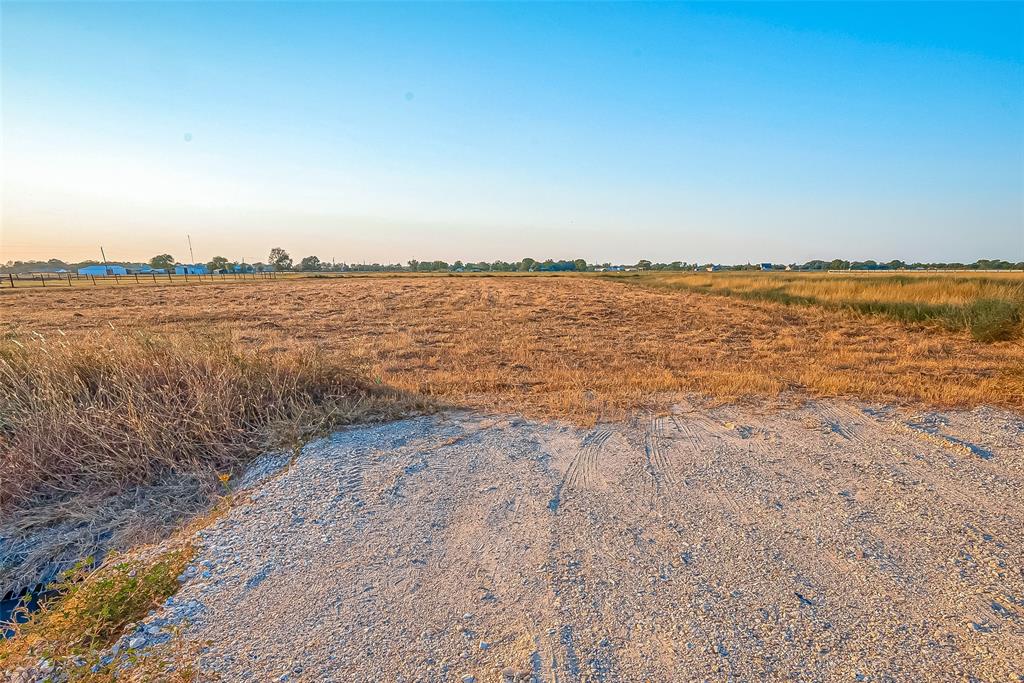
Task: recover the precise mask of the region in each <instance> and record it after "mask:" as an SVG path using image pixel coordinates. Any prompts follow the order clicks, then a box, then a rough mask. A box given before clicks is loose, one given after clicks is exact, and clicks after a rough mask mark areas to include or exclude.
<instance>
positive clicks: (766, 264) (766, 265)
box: [757, 263, 775, 270]
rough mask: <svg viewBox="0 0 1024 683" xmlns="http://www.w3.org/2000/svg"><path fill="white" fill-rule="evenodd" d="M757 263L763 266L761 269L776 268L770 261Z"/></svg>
mask: <svg viewBox="0 0 1024 683" xmlns="http://www.w3.org/2000/svg"><path fill="white" fill-rule="evenodd" d="M757 265H759V266H761V270H775V266H773V265H772V264H770V263H759V264H757Z"/></svg>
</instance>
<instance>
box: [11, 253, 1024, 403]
mask: <svg viewBox="0 0 1024 683" xmlns="http://www.w3.org/2000/svg"><path fill="white" fill-rule="evenodd" d="M718 275H719V274H717V273H716V274H714V275H713V276H712V277H717V276H718ZM761 277H763V276H761ZM4 303H5V308H6V309H7V310H9V311H10V312H11V316H10V321H11V322H10V323H9V324H10V325H11V326H12V327H17V328H19V329H21V330H22V331H25V330H38V331H41V332H43V333H45V334H53V333H54V332H55V331H56V330H57V329H60V330H62V331H64V332H65V333H66V334H68V335H69V336H70V337H74V338H77V337H79V336H82V335H88V334H92V333H93V331H94V330H95V329H96V328H97V327H98V326H102V325H106V324H107V323H108V322H109V324H111V325H113V326H114V327H115V328H118V329H137V328H147V329H156V330H162V331H165V332H166V331H175V330H178V331H182V330H192V331H195V330H206V331H208V332H212V331H230V332H231V333H232V334H234V335H235V338H236V339H237V340H238V341H239V342H240V343H242V344H245V345H249V346H252V347H254V348H259V349H261V352H262V353H264V354H277V353H286V352H293V351H295V350H296V349H303V348H317V349H321V350H329V351H343V352H345V353H348V354H351V355H352V356H353V357H355V358H356V359H357V360H359V361H360V362H362V363H363V364H364V367H366V368H367V369H368V371H369V372H370V373H371V374H372V376H373V377H374V378H376V379H378V380H379V381H381V382H383V383H384V384H386V385H390V386H394V387H398V388H401V389H406V390H410V391H414V392H418V393H421V394H425V395H429V396H436V397H441V398H443V399H444V400H446V401H449V402H452V403H455V404H459V405H464V406H471V407H480V408H485V409H495V410H512V411H519V412H523V413H525V414H528V415H534V416H561V417H569V418H571V419H576V420H579V421H584V422H586V421H592V420H595V419H604V418H613V417H617V416H621V415H622V414H623V412H624V411H626V410H629V409H631V408H634V407H637V406H641V405H644V404H647V403H650V402H651V401H652V400H654V398H655V397H657V396H658V395H659V394H665V393H674V392H692V393H695V394H699V395H703V396H708V397H713V398H716V399H721V400H730V399H736V398H741V397H745V396H755V397H774V396H778V395H780V394H784V393H789V392H795V393H797V394H801V393H802V394H810V395H818V396H851V397H859V398H863V399H867V400H884V401H899V402H920V403H925V404H930V405H937V406H959V407H968V406H974V405H979V404H984V403H987V404H992V405H997V406H1004V407H1010V408H1015V409H1020V408H1022V407H1024V370H1022V368H1024V347H1022V345H1021V344H1020V342H1019V341H1012V342H997V343H993V344H981V343H978V342H976V341H974V340H973V339H971V337H970V335H969V334H967V333H966V332H956V331H948V330H945V329H936V328H932V327H927V326H922V325H907V324H903V323H899V322H895V321H891V320H888V319H885V318H880V317H870V316H864V315H857V314H853V313H849V312H844V311H836V310H827V309H825V308H823V307H816V306H807V307H797V306H787V305H783V304H778V303H773V302H768V301H747V300H743V299H740V298H737V297H729V298H726V297H708V296H704V295H701V294H696V293H692V292H690V291H676V290H659V289H649V288H639V287H629V286H626V285H624V284H623V283H622V282H620V281H616V280H614V279H605V278H595V277H562V278H529V277H524V278H503V277H495V278H479V277H478V278H461V277H451V278H444V277H440V278H439V277H433V278H401V277H386V278H358V279H301V280H293V281H286V282H277V283H266V284H257V285H252V286H247V287H240V286H209V287H203V288H196V289H190V290H186V289H183V288H145V289H133V290H121V291H114V290H98V291H78V290H65V291H63V292H56V291H47V292H42V291H25V292H14V293H10V292H9V293H8V296H7V297H5V298H4ZM14 321H17V322H14Z"/></svg>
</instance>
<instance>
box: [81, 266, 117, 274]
mask: <svg viewBox="0 0 1024 683" xmlns="http://www.w3.org/2000/svg"><path fill="white" fill-rule="evenodd" d="M78 274H79V275H127V274H128V270H127V269H126V268H125V267H124V266H108V265H102V264H101V265H96V266H85V267H84V268H79V269H78Z"/></svg>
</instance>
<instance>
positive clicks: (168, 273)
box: [153, 271, 174, 282]
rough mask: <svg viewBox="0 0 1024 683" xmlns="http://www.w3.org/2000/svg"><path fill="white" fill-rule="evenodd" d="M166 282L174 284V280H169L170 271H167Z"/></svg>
mask: <svg viewBox="0 0 1024 683" xmlns="http://www.w3.org/2000/svg"><path fill="white" fill-rule="evenodd" d="M153 277H156V276H155V275H154V276H153ZM167 281H168V282H174V280H172V279H171V271H167Z"/></svg>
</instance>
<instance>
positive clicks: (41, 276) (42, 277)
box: [39, 273, 46, 287]
mask: <svg viewBox="0 0 1024 683" xmlns="http://www.w3.org/2000/svg"><path fill="white" fill-rule="evenodd" d="M39 281H40V282H42V283H43V287H45V286H46V276H45V275H43V274H42V273H40V274H39Z"/></svg>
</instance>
